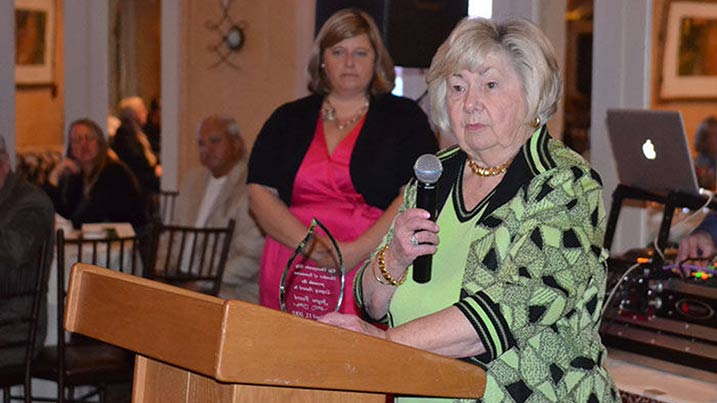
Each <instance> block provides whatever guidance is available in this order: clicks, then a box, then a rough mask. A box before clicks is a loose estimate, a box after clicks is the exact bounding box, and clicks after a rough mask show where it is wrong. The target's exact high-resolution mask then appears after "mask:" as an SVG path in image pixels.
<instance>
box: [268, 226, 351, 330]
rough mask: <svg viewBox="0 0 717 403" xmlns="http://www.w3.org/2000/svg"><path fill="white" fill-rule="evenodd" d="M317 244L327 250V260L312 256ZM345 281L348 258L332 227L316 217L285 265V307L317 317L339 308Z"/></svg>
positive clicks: (298, 313) (281, 293)
mask: <svg viewBox="0 0 717 403" xmlns="http://www.w3.org/2000/svg"><path fill="white" fill-rule="evenodd" d="M315 248H320V250H322V251H323V252H324V253H322V255H324V256H326V259H322V261H324V264H319V263H317V262H316V261H315V260H313V259H311V258H309V256H310V255H311V252H312V251H314V250H315ZM327 262H328V263H327ZM344 283H345V272H344V261H343V257H342V256H341V251H340V250H339V246H338V244H337V243H336V240H335V239H334V237H333V236H332V235H331V233H330V232H329V230H327V229H326V227H324V225H323V224H321V222H319V220H317V219H316V218H314V219H313V220H312V221H311V225H310V226H309V230H308V231H307V233H306V236H305V237H304V239H303V240H302V241H301V243H300V244H299V246H298V247H297V248H296V249H295V250H294V252H293V253H292V254H291V258H289V261H288V262H287V263H286V266H285V267H284V272H283V274H282V276H281V284H280V286H279V292H280V301H281V310H282V311H284V312H288V313H291V314H293V315H296V316H299V317H302V318H307V319H314V320H315V319H317V318H319V317H320V316H322V315H324V314H327V313H329V312H337V311H338V310H339V307H340V306H341V301H343V299H344Z"/></svg>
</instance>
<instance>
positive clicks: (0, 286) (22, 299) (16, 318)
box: [0, 239, 52, 403]
mask: <svg viewBox="0 0 717 403" xmlns="http://www.w3.org/2000/svg"><path fill="white" fill-rule="evenodd" d="M51 243H52V240H51V239H49V240H48V241H47V242H44V243H43V245H42V247H41V249H40V251H39V253H38V254H37V263H36V265H35V267H36V268H37V270H35V271H34V272H22V273H13V274H12V275H11V276H12V277H11V278H3V280H2V281H0V306H2V307H3V312H0V334H3V335H4V337H3V340H1V341H0V355H5V357H7V355H6V354H9V350H8V349H10V348H12V349H13V350H14V351H20V350H24V353H23V354H24V359H23V362H22V363H18V364H13V365H7V366H0V387H2V389H3V402H10V401H12V400H22V401H24V402H25V403H30V402H31V398H32V388H31V386H32V382H31V381H32V375H31V369H32V358H33V357H34V355H35V352H36V351H38V349H39V346H36V344H38V343H42V341H43V340H38V334H37V331H38V327H39V324H40V321H41V320H42V318H41V315H42V314H44V315H45V317H46V312H45V311H44V310H43V309H42V306H43V305H45V296H46V295H47V277H48V272H49V262H50V260H51V258H52V247H51ZM28 302H29V303H28ZM23 305H24V306H23ZM23 325H24V326H26V327H27V329H26V330H25V331H24V333H25V335H26V336H25V337H19V338H18V339H16V340H12V339H13V338H12V337H8V336H9V335H10V334H11V333H12V332H13V331H16V329H18V327H20V328H21V327H22V326H23ZM20 333H23V330H20ZM17 385H23V395H22V396H17V395H11V394H10V392H11V390H10V389H11V387H12V386H17Z"/></svg>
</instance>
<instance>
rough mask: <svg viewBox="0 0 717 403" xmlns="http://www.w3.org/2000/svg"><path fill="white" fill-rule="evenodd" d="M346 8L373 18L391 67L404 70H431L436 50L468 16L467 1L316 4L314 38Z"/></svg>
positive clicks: (325, 0)
mask: <svg viewBox="0 0 717 403" xmlns="http://www.w3.org/2000/svg"><path fill="white" fill-rule="evenodd" d="M348 7H354V8H358V9H361V10H363V11H366V12H367V13H368V14H369V15H371V17H373V19H374V20H375V21H376V25H378V27H379V29H380V30H381V35H382V36H383V40H384V42H385V43H386V47H387V49H388V51H389V53H390V54H391V57H392V58H393V61H394V63H395V64H396V65H397V66H403V67H428V66H430V65H431V59H432V58H433V54H434V53H436V50H437V49H438V47H439V46H440V45H441V43H443V41H444V40H445V39H446V38H447V37H448V34H449V33H450V32H451V30H453V28H454V27H455V25H456V24H457V23H458V21H460V20H461V19H462V18H464V17H465V16H467V15H468V0H363V1H361V0H317V1H316V24H315V34H317V33H318V32H319V30H320V29H321V26H322V25H323V24H324V22H326V20H327V19H328V18H329V17H330V16H331V15H332V14H333V13H335V12H336V11H338V10H341V9H343V8H348Z"/></svg>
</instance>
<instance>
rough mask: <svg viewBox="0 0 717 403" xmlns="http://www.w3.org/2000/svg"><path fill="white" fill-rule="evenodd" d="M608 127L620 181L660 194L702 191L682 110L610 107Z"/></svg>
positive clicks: (697, 192) (696, 192)
mask: <svg viewBox="0 0 717 403" xmlns="http://www.w3.org/2000/svg"><path fill="white" fill-rule="evenodd" d="M607 127H608V132H609V137H610V143H611V144H612V152H613V155H614V157H615V162H616V164H617V173H618V177H619V179H620V183H622V184H623V185H627V186H632V187H636V188H639V189H643V190H646V191H652V192H659V193H662V192H669V191H682V192H686V193H691V194H699V186H698V185H697V177H696V175H695V168H694V165H693V162H692V156H691V154H690V149H689V147H688V144H687V136H686V135H685V127H684V124H683V122H682V115H680V113H679V112H677V111H661V110H643V109H608V111H607Z"/></svg>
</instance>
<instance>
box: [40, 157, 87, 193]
mask: <svg viewBox="0 0 717 403" xmlns="http://www.w3.org/2000/svg"><path fill="white" fill-rule="evenodd" d="M79 172H80V166H79V165H77V162H75V161H74V160H73V159H71V158H65V159H63V160H62V161H60V163H59V164H57V165H55V168H53V169H52V171H50V175H49V176H48V177H47V181H48V182H49V183H50V185H52V186H54V187H57V186H59V184H60V178H62V177H63V176H65V175H75V174H78V173H79Z"/></svg>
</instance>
